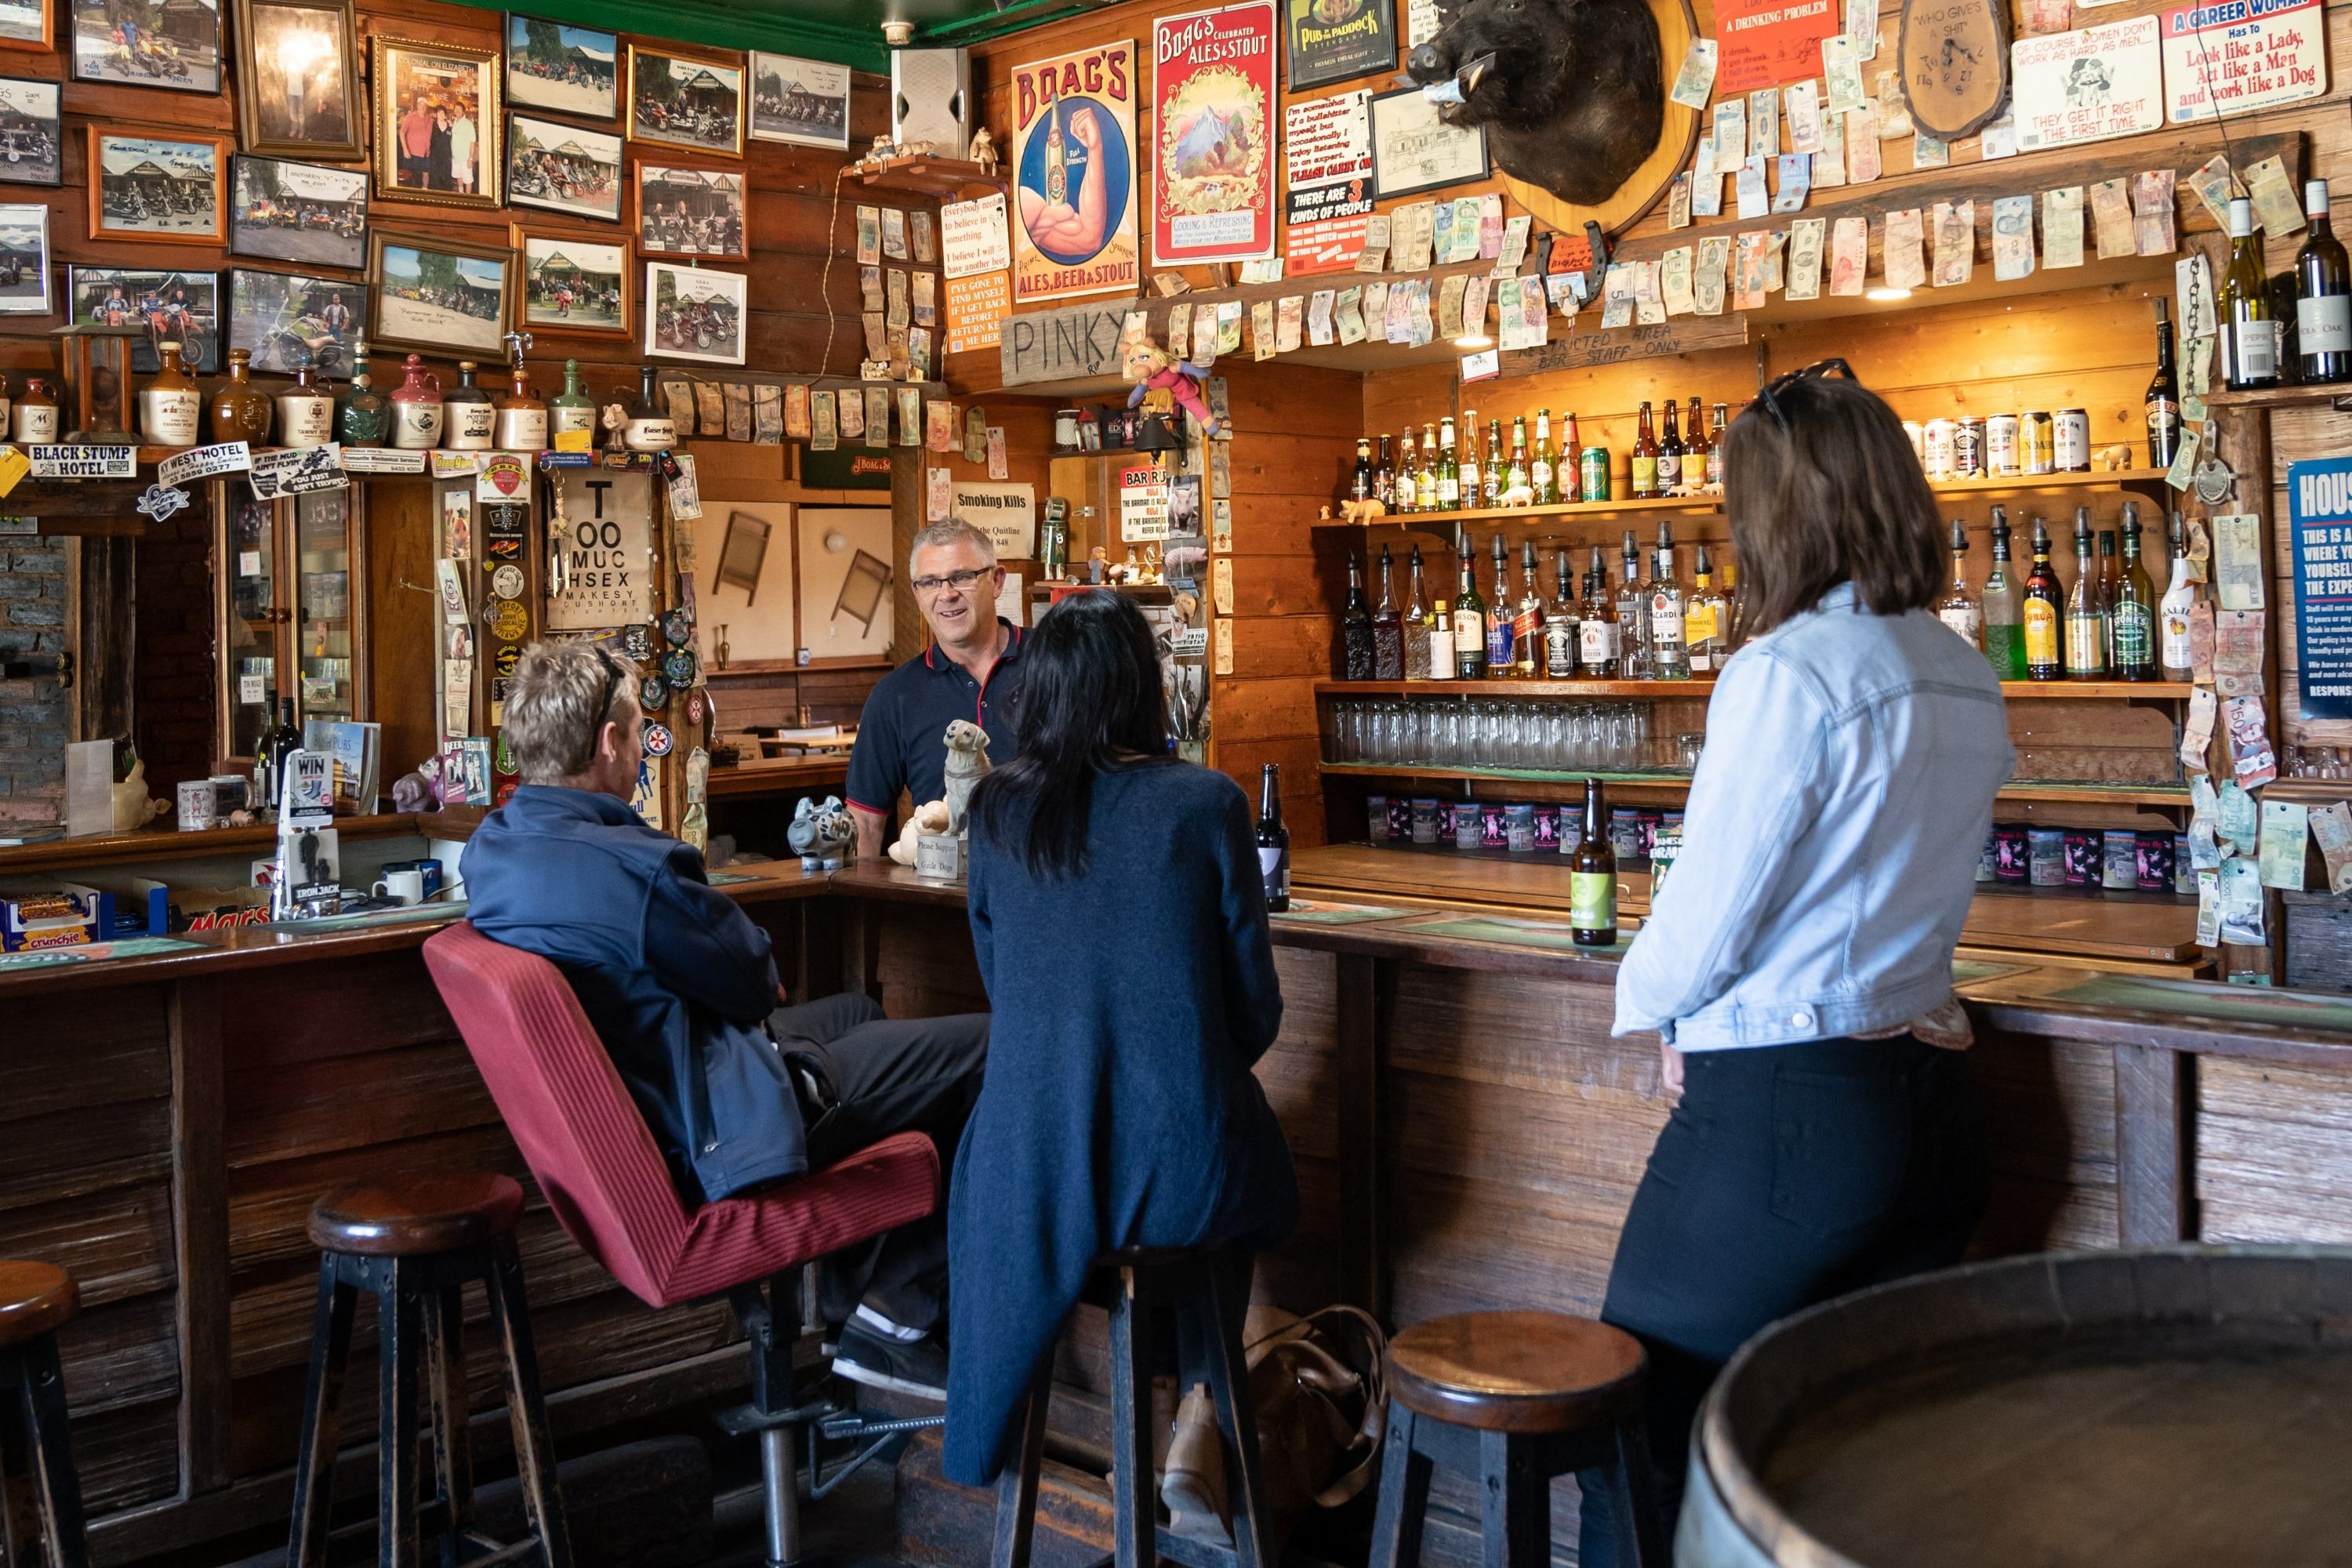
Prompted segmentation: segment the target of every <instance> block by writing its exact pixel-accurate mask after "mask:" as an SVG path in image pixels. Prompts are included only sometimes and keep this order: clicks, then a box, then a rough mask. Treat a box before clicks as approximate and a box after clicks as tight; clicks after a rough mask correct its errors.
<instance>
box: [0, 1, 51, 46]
mask: <svg viewBox="0 0 2352 1568" xmlns="http://www.w3.org/2000/svg"><path fill="white" fill-rule="evenodd" d="M49 5H50V0H0V49H29V50H32V51H34V52H36V53H38V54H44V55H46V54H50V53H53V52H55V51H56V49H57V47H58V35H57V32H56V30H55V29H54V28H53V27H52V26H50V20H49V19H50V17H51V16H53V15H54V13H53V12H51V11H50V9H49Z"/></svg>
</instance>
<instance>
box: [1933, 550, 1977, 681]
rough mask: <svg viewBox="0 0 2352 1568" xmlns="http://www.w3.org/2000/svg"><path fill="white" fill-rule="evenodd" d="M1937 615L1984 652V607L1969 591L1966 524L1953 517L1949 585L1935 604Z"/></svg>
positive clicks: (1970, 645) (1974, 646)
mask: <svg viewBox="0 0 2352 1568" xmlns="http://www.w3.org/2000/svg"><path fill="white" fill-rule="evenodd" d="M1936 618H1937V620H1939V621H1941V622H1943V623H1944V624H1945V625H1946V626H1949V627H1951V628H1952V630H1953V631H1955V632H1957V633H1958V634H1959V636H1960V637H1961V638H1962V640H1964V641H1966V642H1967V644H1968V645H1969V647H1972V648H1975V649H1976V650H1977V651H1978V652H1979V653H1981V652H1983V651H1984V606H1983V605H1980V604H1979V603H1978V602H1977V600H1976V598H1975V596H1974V595H1971V594H1969V525H1968V524H1967V523H1965V522H1962V521H1960V520H1959V519H1958V518H1957V517H1956V518H1954V519H1952V585H1951V588H1950V589H1949V590H1948V592H1947V593H1946V594H1945V595H1944V601H1943V603H1942V604H1939V605H1937V606H1936Z"/></svg>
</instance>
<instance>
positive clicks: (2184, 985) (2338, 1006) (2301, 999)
mask: <svg viewBox="0 0 2352 1568" xmlns="http://www.w3.org/2000/svg"><path fill="white" fill-rule="evenodd" d="M2043 995H2044V996H2045V997H2046V998H2047V999H2049V1000H2050V1001H2053V1002H2079V1003H2081V1004H2083V1005H2084V1006H2090V1007H2131V1008H2136V1009H2137V1010H2139V1011H2141V1012H2144V1013H2183V1014H2188V1015H2189V1016H2194V1017H2200V1018H2229V1019H2232V1020H2234V1021H2236V1022H2238V1023H2241V1024H2289V1025H2295V1024H2300V1025H2305V1026H2309V1027H2312V1028H2317V1029H2345V1030H2352V996H2347V997H2343V998H2341V999H2338V998H2335V997H2329V996H2321V995H2315V994H2312V993H2310V992H2307V991H2273V990H2269V989H2267V988H2265V987H2263V986H2259V985H2219V984H2213V983H2211V982H2210V981H2203V980H2158V979H2154V978H2144V977H2141V976H2137V975H2126V974H2094V975H2092V976H2090V977H2089V978H2087V979H2084V980H2083V981H2081V982H2079V983H2078V984H2073V985H2069V986H2067V987H2066V988H2065V989H2064V990H2063V991H2049V992H2044V993H2043ZM2019 1002H2020V1004H2021V1005H2026V1006H2031V1005H2032V998H2030V997H2021V998H2019Z"/></svg>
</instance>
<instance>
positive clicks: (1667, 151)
mask: <svg viewBox="0 0 2352 1568" xmlns="http://www.w3.org/2000/svg"><path fill="white" fill-rule="evenodd" d="M1650 9H1651V10H1652V11H1653V12H1654V13H1655V14H1656V16H1657V18H1658V72H1659V85H1658V92H1659V95H1660V96H1661V97H1664V94H1665V93H1666V92H1668V91H1669V90H1670V89H1672V88H1673V87H1674V85H1675V72H1676V71H1678V70H1680V69H1681V68H1682V63H1683V56H1684V55H1685V53H1687V52H1688V51H1689V49H1690V41H1691V39H1692V38H1694V37H1697V36H1698V19H1697V18H1696V16H1693V15H1692V13H1691V7H1690V0H1650ZM1665 110H1666V118H1665V121H1664V124H1663V125H1662V126H1660V128H1659V131H1658V145H1657V147H1656V148H1655V149H1654V151H1653V152H1652V153H1650V156H1649V158H1648V159H1647V160H1646V161H1645V162H1643V164H1642V166H1641V167H1640V168H1638V169H1636V170H1634V171H1633V174H1631V175H1630V176H1628V177H1627V179H1626V181H1625V183H1624V184H1622V185H1620V186H1618V187H1617V191H1616V194H1615V195H1612V196H1611V197H1610V198H1609V199H1608V200H1607V201H1605V202H1601V203H1600V204H1599V205H1594V206H1589V207H1587V206H1579V205H1576V204H1575V203H1574V202H1570V201H1566V200H1563V199H1562V198H1561V197H1559V196H1557V195H1553V194H1552V193H1551V192H1549V191H1548V190H1545V189H1544V188H1543V187H1542V186H1541V185H1531V184H1528V182H1526V181H1525V180H1515V179H1513V178H1512V177H1511V176H1510V174H1508V173H1507V172H1506V171H1505V170H1504V169H1503V167H1502V165H1501V164H1499V163H1498V164H1496V166H1495V173H1496V174H1497V175H1500V176H1501V178H1502V182H1503V188H1504V189H1505V190H1507V191H1508V192H1510V194H1511V199H1512V200H1513V201H1515V202H1517V203H1518V204H1519V205H1520V206H1521V207H1523V208H1525V209H1526V210H1527V211H1528V212H1530V213H1533V214H1534V215H1535V216H1537V217H1538V218H1539V219H1541V220H1542V221H1543V223H1544V224H1545V225H1546V226H1549V227H1551V228H1554V229H1557V230H1559V232H1560V233H1562V234H1568V235H1581V234H1582V233H1583V232H1584V225H1585V222H1586V220H1588V219H1590V220H1591V221H1592V222H1594V223H1597V224H1599V225H1600V226H1601V232H1602V233H1603V234H1606V235H1609V236H1612V237H1614V236H1617V235H1620V234H1622V233H1624V232H1625V230H1627V229H1629V228H1631V227H1633V225H1635V224H1636V223H1638V222H1640V221H1641V219H1642V215H1643V214H1644V213H1646V212H1648V211H1649V210H1650V209H1651V208H1652V207H1654V206H1655V205H1658V198H1659V197H1661V196H1663V195H1665V194H1666V187H1667V186H1668V185H1671V184H1674V180H1675V175H1676V174H1680V173H1682V172H1683V170H1684V169H1685V168H1687V167H1689V165H1690V161H1691V153H1692V152H1693V150H1694V149H1696V147H1697V146H1698V128H1699V122H1700V121H1703V120H1705V119H1706V113H1705V112H1704V111H1702V110H1696V109H1691V108H1688V107H1687V106H1685V105H1683V104H1679V103H1676V102H1675V100H1673V99H1671V98H1668V99H1666V100H1665Z"/></svg>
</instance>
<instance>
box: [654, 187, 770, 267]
mask: <svg viewBox="0 0 2352 1568" xmlns="http://www.w3.org/2000/svg"><path fill="white" fill-rule="evenodd" d="M743 223H744V208H743V176H742V175H740V174H736V173H734V172H733V171H731V170H728V169H665V168H663V167H661V166H660V165H659V164H656V163H640V164H638V165H637V250H638V252H639V253H640V254H641V255H646V256H730V257H738V258H740V257H744V256H748V255H750V254H751V253H750V252H749V251H748V250H746V249H745V248H744V243H745V241H744V233H743Z"/></svg>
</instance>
